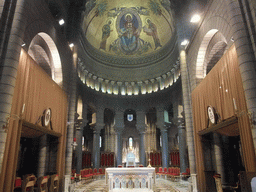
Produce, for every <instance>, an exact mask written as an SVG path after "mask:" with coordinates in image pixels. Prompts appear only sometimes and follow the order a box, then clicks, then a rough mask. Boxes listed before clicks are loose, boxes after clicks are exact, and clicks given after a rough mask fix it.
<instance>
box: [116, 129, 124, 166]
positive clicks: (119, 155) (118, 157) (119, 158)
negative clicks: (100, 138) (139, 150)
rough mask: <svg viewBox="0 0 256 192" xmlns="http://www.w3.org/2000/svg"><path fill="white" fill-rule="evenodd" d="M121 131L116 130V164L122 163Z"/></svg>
mask: <svg viewBox="0 0 256 192" xmlns="http://www.w3.org/2000/svg"><path fill="white" fill-rule="evenodd" d="M122 147H123V145H122V131H121V130H118V131H117V154H116V164H117V165H122V150H123V148H122Z"/></svg>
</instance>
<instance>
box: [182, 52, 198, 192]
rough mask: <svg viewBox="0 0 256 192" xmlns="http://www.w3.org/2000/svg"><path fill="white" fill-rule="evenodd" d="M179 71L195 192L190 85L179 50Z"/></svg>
mask: <svg viewBox="0 0 256 192" xmlns="http://www.w3.org/2000/svg"><path fill="white" fill-rule="evenodd" d="M180 70H181V82H182V93H183V103H184V112H185V124H186V133H187V145H188V156H189V158H188V159H189V168H190V175H191V178H192V183H191V185H192V187H193V192H197V177H196V159H195V146H194V131H193V121H192V118H193V117H192V108H191V97H190V85H189V80H188V69H187V63H186V52H185V50H184V49H181V50H180Z"/></svg>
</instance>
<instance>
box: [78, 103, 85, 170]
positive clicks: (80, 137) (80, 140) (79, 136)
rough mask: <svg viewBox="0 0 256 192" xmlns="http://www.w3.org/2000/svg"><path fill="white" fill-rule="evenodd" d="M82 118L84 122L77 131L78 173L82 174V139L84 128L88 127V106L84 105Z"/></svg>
mask: <svg viewBox="0 0 256 192" xmlns="http://www.w3.org/2000/svg"><path fill="white" fill-rule="evenodd" d="M82 118H83V119H80V121H82V123H81V125H80V126H79V127H78V128H77V129H76V131H77V134H76V139H77V164H76V165H77V167H76V173H77V174H80V170H82V164H83V145H82V139H83V132H84V127H85V126H86V125H87V123H88V120H87V105H85V104H83V112H82Z"/></svg>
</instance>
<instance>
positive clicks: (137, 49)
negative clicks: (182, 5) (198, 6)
mask: <svg viewBox="0 0 256 192" xmlns="http://www.w3.org/2000/svg"><path fill="white" fill-rule="evenodd" d="M82 25H83V26H82V28H83V33H84V34H83V35H84V36H85V37H86V39H87V41H88V42H89V44H91V45H92V46H93V47H94V48H96V49H97V50H98V51H100V52H101V53H104V54H110V55H112V56H119V57H120V56H121V57H128V56H129V57H130V56H134V57H138V56H141V55H149V54H150V53H152V52H154V51H158V50H160V49H163V47H164V45H166V44H167V43H168V42H169V41H170V40H171V37H172V35H173V32H174V27H173V26H174V25H173V18H172V12H171V9H170V2H169V0H146V1H145V0H136V1H135V0H130V1H127V0H111V1H108V0H90V1H88V2H87V3H86V9H85V12H84V21H83V24H82Z"/></svg>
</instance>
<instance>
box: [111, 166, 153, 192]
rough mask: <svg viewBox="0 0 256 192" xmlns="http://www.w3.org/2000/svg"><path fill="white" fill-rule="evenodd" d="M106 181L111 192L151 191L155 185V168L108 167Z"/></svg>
mask: <svg viewBox="0 0 256 192" xmlns="http://www.w3.org/2000/svg"><path fill="white" fill-rule="evenodd" d="M106 183H107V184H108V189H109V191H110V192H116V191H140V192H142V191H149V192H153V186H154V185H155V168H147V167H139V168H107V169H106Z"/></svg>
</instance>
